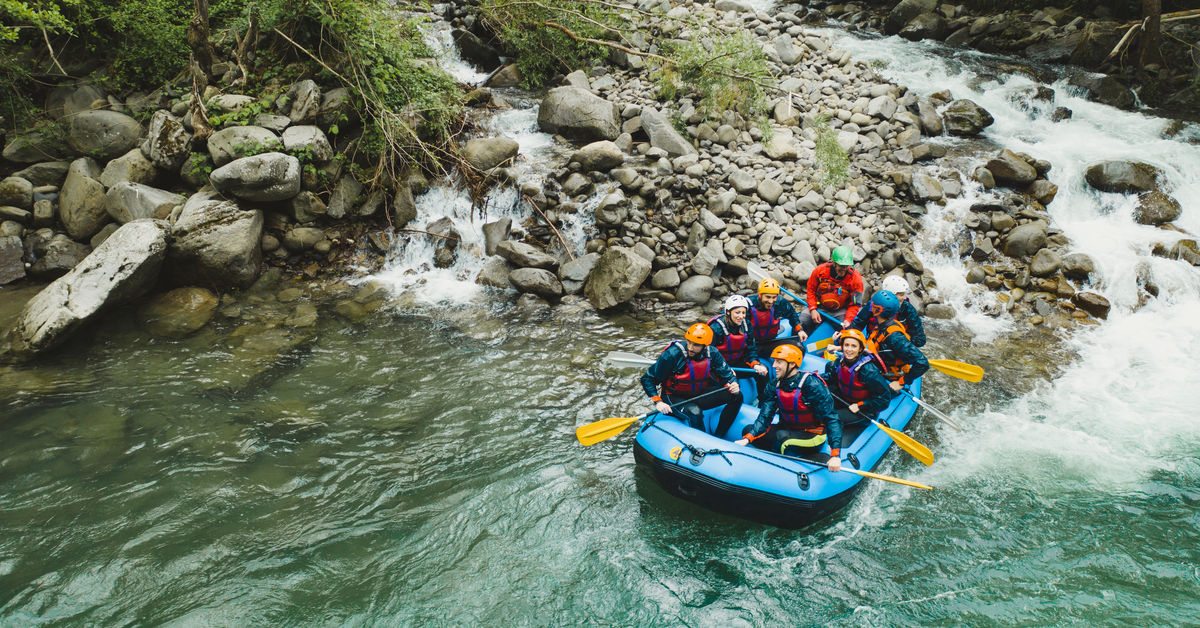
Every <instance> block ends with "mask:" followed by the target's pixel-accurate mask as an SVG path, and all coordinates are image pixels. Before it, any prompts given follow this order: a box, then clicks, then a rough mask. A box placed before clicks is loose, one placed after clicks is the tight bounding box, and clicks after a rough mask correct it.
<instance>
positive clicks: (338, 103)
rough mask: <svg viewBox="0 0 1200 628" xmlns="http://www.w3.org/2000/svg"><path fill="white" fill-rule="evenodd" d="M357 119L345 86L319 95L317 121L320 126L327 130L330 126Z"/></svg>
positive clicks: (352, 121) (348, 91)
mask: <svg viewBox="0 0 1200 628" xmlns="http://www.w3.org/2000/svg"><path fill="white" fill-rule="evenodd" d="M357 121H358V118H357V116H356V115H355V112H354V103H353V100H352V99H351V98H350V90H348V89H346V88H345V87H335V88H333V89H331V90H329V91H327V92H325V93H324V94H322V95H321V111H320V113H318V114H317V122H318V123H319V124H320V125H321V128H323V129H325V130H327V131H328V130H329V129H330V127H332V126H337V125H341V124H344V123H346V122H350V123H356V122H357Z"/></svg>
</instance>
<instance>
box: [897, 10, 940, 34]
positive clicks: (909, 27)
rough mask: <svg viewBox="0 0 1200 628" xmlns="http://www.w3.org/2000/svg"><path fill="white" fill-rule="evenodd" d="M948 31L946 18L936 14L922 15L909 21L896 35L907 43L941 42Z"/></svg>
mask: <svg viewBox="0 0 1200 628" xmlns="http://www.w3.org/2000/svg"><path fill="white" fill-rule="evenodd" d="M948 29H949V25H948V24H947V23H946V18H944V17H942V16H940V15H938V14H936V13H922V14H920V15H918V16H917V17H914V18H913V19H911V20H909V22H908V24H905V25H904V28H902V29H900V32H899V33H898V34H899V35H900V36H901V37H903V38H904V39H907V40H909V41H921V40H923V39H937V40H941V39H944V38H945V37H946V33H947V31H948Z"/></svg>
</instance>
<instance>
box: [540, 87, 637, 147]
mask: <svg viewBox="0 0 1200 628" xmlns="http://www.w3.org/2000/svg"><path fill="white" fill-rule="evenodd" d="M620 119H621V116H620V113H619V112H618V111H617V106H616V105H615V104H613V103H611V102H609V101H607V100H605V99H603V98H600V97H599V96H596V95H595V94H593V93H591V92H590V91H588V90H586V89H582V88H579V87H556V88H554V89H552V90H550V92H549V93H547V94H546V97H545V98H544V99H543V100H542V104H541V106H540V108H539V109H538V126H540V127H541V128H542V130H543V131H546V132H548V133H559V134H561V135H564V136H566V137H569V138H572V139H577V140H583V141H595V140H615V139H617V136H619V135H620V134H621V126H620V125H619V124H618V120H620Z"/></svg>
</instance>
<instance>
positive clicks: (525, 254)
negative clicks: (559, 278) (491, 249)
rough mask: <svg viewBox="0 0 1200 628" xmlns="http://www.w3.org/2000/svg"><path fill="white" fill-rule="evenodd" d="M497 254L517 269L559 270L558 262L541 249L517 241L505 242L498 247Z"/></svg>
mask: <svg viewBox="0 0 1200 628" xmlns="http://www.w3.org/2000/svg"><path fill="white" fill-rule="evenodd" d="M496 254H497V255H499V256H500V257H503V258H504V259H506V260H508V261H509V263H510V264H512V265H513V266H516V267H529V268H549V269H555V268H558V260H556V259H554V258H553V257H551V256H550V255H548V254H547V253H545V252H543V251H542V250H541V249H539V248H537V247H535V246H533V245H532V244H526V243H524V242H517V241H515V240H505V241H503V242H501V243H499V244H497V245H496Z"/></svg>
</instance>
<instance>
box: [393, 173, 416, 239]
mask: <svg viewBox="0 0 1200 628" xmlns="http://www.w3.org/2000/svg"><path fill="white" fill-rule="evenodd" d="M416 219H417V202H416V199H414V198H413V192H412V187H411V186H410V185H409V184H408V182H407V181H406V182H404V183H401V184H400V185H399V186H397V188H396V196H395V197H394V198H393V199H392V221H393V222H394V224H395V225H396V228H397V229H403V228H404V227H405V226H407V225H408V223H410V222H412V221H414V220H416Z"/></svg>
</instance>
